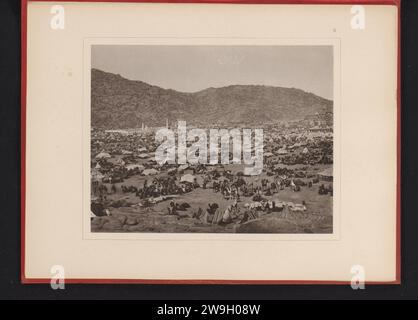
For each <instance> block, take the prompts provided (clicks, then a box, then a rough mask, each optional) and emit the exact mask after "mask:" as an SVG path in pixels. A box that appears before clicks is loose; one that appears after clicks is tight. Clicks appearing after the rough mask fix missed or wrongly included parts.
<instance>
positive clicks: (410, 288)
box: [0, 0, 418, 300]
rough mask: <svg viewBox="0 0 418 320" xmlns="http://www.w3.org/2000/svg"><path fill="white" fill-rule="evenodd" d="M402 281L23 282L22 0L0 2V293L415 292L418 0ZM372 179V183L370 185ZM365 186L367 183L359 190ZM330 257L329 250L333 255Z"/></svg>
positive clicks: (409, 13) (373, 295) (389, 295)
mask: <svg viewBox="0 0 418 320" xmlns="http://www.w3.org/2000/svg"><path fill="white" fill-rule="evenodd" d="M401 24H402V284H401V285H394V286H366V290H356V291H354V290H352V289H351V287H350V286H348V285H345V286H272V285H269V286H264V285H263V286H262V285H257V286H250V285H245V286H244V285H235V286H228V285H212V286H209V285H71V284H66V288H65V290H52V289H51V287H50V286H49V285H47V284H46V285H22V284H21V283H20V195H19V193H20V1H19V0H1V2H0V35H1V39H0V97H1V100H0V101H1V102H0V169H1V174H0V299H34V298H36V299H87V298H91V299H111V298H112V299H219V300H225V299H411V298H413V299H417V298H418V290H417V289H418V203H417V197H416V196H415V195H416V194H417V192H418V183H417V179H416V178H417V167H418V152H417V150H418V148H417V147H416V146H417V142H416V137H418V125H417V124H416V121H417V119H418V117H417V114H418V99H417V93H418V46H417V41H418V1H416V0H403V4H402V21H401ZM372 187H373V186H371V188H372ZM364 192H367V190H364ZM330 258H332V257H330Z"/></svg>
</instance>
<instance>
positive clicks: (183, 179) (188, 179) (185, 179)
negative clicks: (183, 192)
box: [180, 173, 196, 183]
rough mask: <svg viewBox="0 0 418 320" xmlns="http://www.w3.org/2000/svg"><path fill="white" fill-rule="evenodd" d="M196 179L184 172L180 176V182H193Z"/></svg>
mask: <svg viewBox="0 0 418 320" xmlns="http://www.w3.org/2000/svg"><path fill="white" fill-rule="evenodd" d="M195 181H196V177H195V176H194V175H192V174H190V173H188V174H185V175H184V176H182V177H181V179H180V182H190V183H194V182H195Z"/></svg>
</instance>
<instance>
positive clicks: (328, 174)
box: [318, 167, 333, 181]
mask: <svg viewBox="0 0 418 320" xmlns="http://www.w3.org/2000/svg"><path fill="white" fill-rule="evenodd" d="M318 178H320V179H321V180H325V181H332V179H333V170H332V167H331V168H328V169H325V170H324V171H321V172H319V173H318Z"/></svg>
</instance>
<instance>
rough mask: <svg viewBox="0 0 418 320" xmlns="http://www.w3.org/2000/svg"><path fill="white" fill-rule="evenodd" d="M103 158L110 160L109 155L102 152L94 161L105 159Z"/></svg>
mask: <svg viewBox="0 0 418 320" xmlns="http://www.w3.org/2000/svg"><path fill="white" fill-rule="evenodd" d="M105 158H106V159H108V158H111V155H110V154H108V153H107V152H104V151H102V152H100V153H99V154H98V155H97V156H96V159H105Z"/></svg>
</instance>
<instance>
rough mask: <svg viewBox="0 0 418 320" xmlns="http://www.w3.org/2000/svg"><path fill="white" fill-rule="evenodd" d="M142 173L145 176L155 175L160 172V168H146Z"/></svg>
mask: <svg viewBox="0 0 418 320" xmlns="http://www.w3.org/2000/svg"><path fill="white" fill-rule="evenodd" d="M142 174H143V175H145V176H153V175H156V174H158V170H155V169H145V170H144V171H142Z"/></svg>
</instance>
